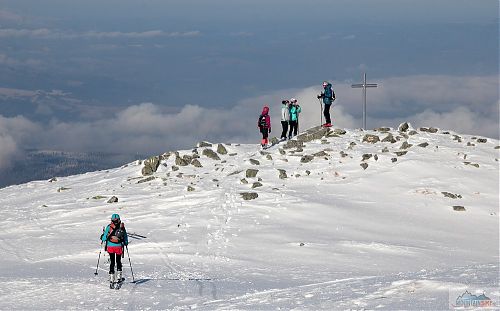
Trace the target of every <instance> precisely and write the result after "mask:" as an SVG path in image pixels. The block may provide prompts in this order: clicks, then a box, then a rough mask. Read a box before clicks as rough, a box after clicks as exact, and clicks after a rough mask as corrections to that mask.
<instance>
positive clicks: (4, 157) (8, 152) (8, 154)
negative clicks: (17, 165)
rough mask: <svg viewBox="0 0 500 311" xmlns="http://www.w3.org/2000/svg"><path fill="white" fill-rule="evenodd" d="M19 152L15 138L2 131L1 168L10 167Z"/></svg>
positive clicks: (0, 136)
mask: <svg viewBox="0 0 500 311" xmlns="http://www.w3.org/2000/svg"><path fill="white" fill-rule="evenodd" d="M18 152H19V151H18V149H17V144H16V142H15V141H14V139H13V138H12V137H11V136H7V135H4V134H1V133H0V169H3V168H7V167H9V166H10V165H11V164H12V160H13V158H14V157H15V155H16V154H17V153H18Z"/></svg>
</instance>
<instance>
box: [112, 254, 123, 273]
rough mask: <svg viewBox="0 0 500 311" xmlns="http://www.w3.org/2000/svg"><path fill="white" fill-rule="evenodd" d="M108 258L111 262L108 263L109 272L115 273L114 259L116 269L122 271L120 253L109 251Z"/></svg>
mask: <svg viewBox="0 0 500 311" xmlns="http://www.w3.org/2000/svg"><path fill="white" fill-rule="evenodd" d="M109 260H110V261H111V263H110V264H109V273H115V261H116V269H117V270H118V271H122V255H118V254H115V253H109Z"/></svg>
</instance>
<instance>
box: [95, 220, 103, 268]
mask: <svg viewBox="0 0 500 311" xmlns="http://www.w3.org/2000/svg"><path fill="white" fill-rule="evenodd" d="M102 234H104V227H102ZM102 242H103V241H102V235H101V247H100V248H99V257H98V258H97V267H96V268H95V272H94V275H97V274H98V273H97V269H99V261H100V260H101V252H102Z"/></svg>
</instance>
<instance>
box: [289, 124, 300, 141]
mask: <svg viewBox="0 0 500 311" xmlns="http://www.w3.org/2000/svg"><path fill="white" fill-rule="evenodd" d="M297 126H298V121H290V132H288V138H292V133H293V136H297V130H298V128H297Z"/></svg>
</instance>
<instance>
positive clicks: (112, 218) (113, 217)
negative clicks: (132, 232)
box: [111, 214, 120, 221]
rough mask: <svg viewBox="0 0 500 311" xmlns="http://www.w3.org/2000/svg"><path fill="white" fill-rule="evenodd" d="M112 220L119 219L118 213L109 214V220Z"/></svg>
mask: <svg viewBox="0 0 500 311" xmlns="http://www.w3.org/2000/svg"><path fill="white" fill-rule="evenodd" d="M113 220H120V215H118V214H113V215H111V221H113Z"/></svg>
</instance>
